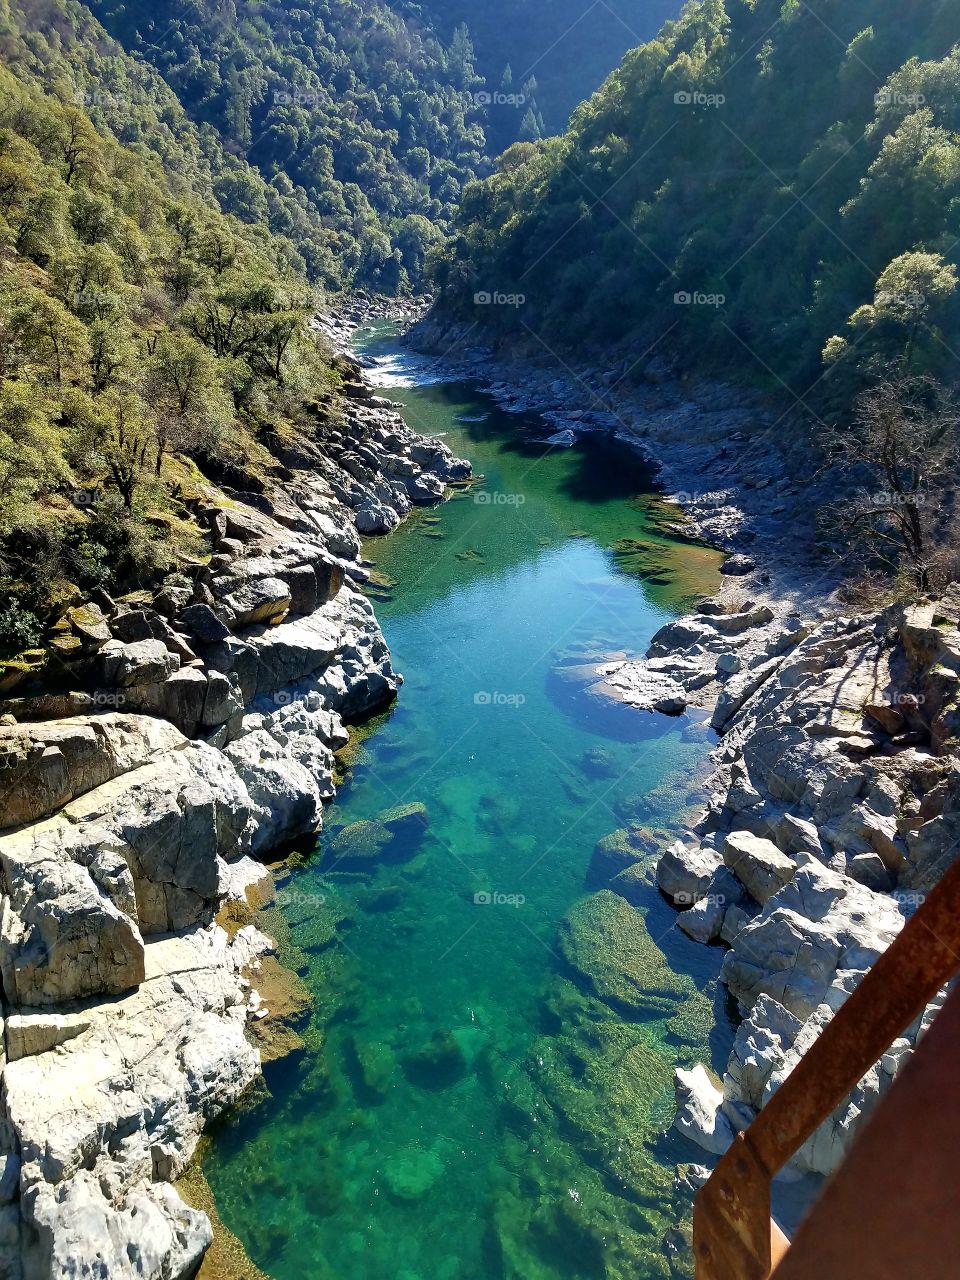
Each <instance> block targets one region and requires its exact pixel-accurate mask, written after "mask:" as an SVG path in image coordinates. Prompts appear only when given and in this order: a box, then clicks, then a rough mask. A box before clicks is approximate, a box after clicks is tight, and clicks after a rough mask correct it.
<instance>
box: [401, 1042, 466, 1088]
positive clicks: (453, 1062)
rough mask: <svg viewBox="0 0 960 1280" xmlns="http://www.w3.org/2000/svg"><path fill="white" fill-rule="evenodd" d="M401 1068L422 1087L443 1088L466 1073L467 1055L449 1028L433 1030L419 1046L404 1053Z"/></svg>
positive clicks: (412, 1082)
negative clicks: (428, 1037)
mask: <svg viewBox="0 0 960 1280" xmlns="http://www.w3.org/2000/svg"><path fill="white" fill-rule="evenodd" d="M403 1070H404V1073H405V1075H406V1076H407V1079H408V1080H409V1081H410V1082H411V1084H415V1085H417V1086H418V1087H419V1088H421V1089H446V1088H448V1087H449V1086H450V1085H452V1084H456V1082H457V1081H458V1080H461V1079H462V1078H463V1077H464V1076H465V1075H466V1074H467V1059H466V1056H465V1054H464V1052H463V1049H462V1048H461V1045H460V1042H459V1040H458V1039H457V1038H456V1036H455V1035H454V1033H453V1032H452V1031H446V1030H444V1031H441V1030H437V1031H434V1033H433V1035H432V1036H431V1038H430V1040H429V1041H428V1042H427V1043H426V1044H425V1045H423V1046H422V1047H421V1048H420V1049H417V1050H415V1051H414V1052H413V1053H409V1054H407V1055H406V1056H405V1057H404V1059H403Z"/></svg>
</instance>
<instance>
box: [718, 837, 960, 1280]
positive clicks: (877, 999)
mask: <svg viewBox="0 0 960 1280" xmlns="http://www.w3.org/2000/svg"><path fill="white" fill-rule="evenodd" d="M958 970H960V862H957V863H954V865H953V866H952V867H951V868H950V870H949V871H947V873H946V874H945V875H944V876H943V878H942V879H941V881H940V883H939V884H938V885H937V887H936V888H935V889H934V890H933V891H932V892H931V893H930V894H929V896H928V897H927V899H926V901H925V902H924V903H923V904H922V905H921V906H920V908H919V909H918V911H917V912H916V914H915V915H914V916H913V917H912V918H911V919H910V920H909V921H908V922H907V924H906V925H905V926H904V928H903V929H902V931H901V932H900V934H899V935H898V936H897V938H896V939H895V941H894V942H893V944H892V945H891V946H890V947H889V948H888V950H887V951H885V952H884V954H883V955H882V956H881V957H880V959H879V960H878V961H877V963H876V964H875V965H874V966H873V968H872V969H871V970H870V972H869V973H868V974H867V975H866V976H865V977H864V978H863V980H862V981H861V982H860V985H859V986H858V987H857V988H856V990H855V991H854V992H853V993H852V995H851V996H850V997H849V999H848V1000H847V1001H846V1002H845V1004H843V1005H842V1006H841V1008H840V1009H839V1010H838V1011H837V1013H836V1014H835V1015H834V1017H833V1019H832V1020H831V1021H830V1022H829V1023H828V1024H827V1026H826V1027H825V1029H824V1031H823V1034H822V1035H821V1036H820V1037H819V1039H817V1040H816V1041H815V1043H814V1044H813V1045H812V1047H811V1048H810V1050H809V1051H808V1052H807V1053H806V1054H805V1055H804V1056H803V1058H801V1060H800V1061H799V1063H798V1064H797V1066H796V1067H795V1068H794V1070H793V1071H792V1072H791V1073H790V1075H789V1076H788V1077H787V1078H786V1080H785V1081H784V1082H783V1084H782V1085H781V1086H780V1088H779V1089H778V1090H777V1091H776V1093H775V1094H774V1095H773V1096H772V1097H771V1099H770V1101H769V1102H768V1103H767V1104H766V1106H765V1107H764V1108H763V1110H762V1111H761V1112H760V1114H759V1115H758V1116H757V1118H756V1119H755V1120H754V1122H753V1124H751V1125H750V1127H749V1129H747V1130H745V1131H744V1132H743V1133H741V1134H739V1135H738V1137H737V1138H736V1140H735V1141H734V1143H733V1145H732V1146H731V1147H730V1149H729V1151H727V1153H726V1154H725V1155H724V1156H723V1157H722V1158H721V1160H720V1162H719V1163H718V1165H717V1167H716V1168H715V1169H714V1171H713V1173H712V1174H711V1176H710V1178H709V1180H708V1181H707V1182H706V1183H705V1184H704V1186H703V1187H702V1188H701V1189H700V1191H699V1193H698V1195H697V1198H696V1202H695V1204H694V1210H693V1248H694V1257H695V1259H696V1273H697V1280H768V1277H769V1276H770V1275H771V1273H772V1272H773V1269H774V1267H776V1266H777V1264H778V1263H779V1262H780V1261H781V1260H782V1258H783V1256H784V1254H785V1253H786V1251H787V1249H788V1248H789V1241H788V1240H787V1239H786V1237H785V1236H784V1235H783V1233H782V1232H781V1231H780V1229H779V1228H778V1227H777V1225H776V1223H774V1221H773V1219H772V1218H771V1213H770V1183H771V1180H772V1178H773V1176H774V1174H775V1173H777V1171H778V1170H779V1169H781V1168H782V1167H783V1166H784V1165H785V1164H786V1163H787V1161H788V1160H789V1159H790V1158H791V1156H793V1155H794V1154H795V1153H796V1152H797V1151H798V1150H799V1148H800V1147H801V1146H802V1145H803V1143H804V1142H805V1141H806V1140H807V1138H809V1137H810V1135H811V1134H812V1133H814V1132H815V1130H816V1129H817V1128H818V1126H819V1125H820V1124H822V1123H823V1121H824V1120H826V1119H827V1117H828V1116H830V1115H831V1114H832V1113H833V1112H834V1111H835V1110H836V1108H837V1107H838V1106H839V1105H840V1104H841V1102H843V1100H844V1098H846V1096H847V1095H848V1094H849V1093H850V1091H851V1090H852V1089H853V1088H854V1087H855V1086H856V1084H857V1083H858V1081H859V1080H861V1079H862V1078H863V1076H864V1075H866V1073H867V1072H868V1071H869V1070H870V1068H871V1067H872V1066H873V1065H874V1063H875V1062H877V1061H878V1059H879V1058H880V1057H881V1056H882V1055H883V1054H884V1053H885V1052H886V1050H887V1049H888V1048H889V1047H890V1045H891V1044H892V1042H893V1041H894V1040H895V1039H896V1038H897V1037H898V1036H899V1035H901V1034H902V1033H903V1032H904V1031H905V1030H906V1028H907V1027H909V1025H910V1023H911V1022H913V1021H914V1019H915V1018H917V1017H919V1015H920V1014H921V1013H922V1012H923V1010H924V1009H925V1008H926V1006H927V1005H928V1004H929V1002H930V1001H931V1000H932V999H933V997H934V996H935V995H936V993H937V992H938V991H939V990H940V988H941V987H943V986H944V984H945V983H946V982H948V981H949V980H950V979H951V978H952V977H953V976H954V974H955V973H957V971H958Z"/></svg>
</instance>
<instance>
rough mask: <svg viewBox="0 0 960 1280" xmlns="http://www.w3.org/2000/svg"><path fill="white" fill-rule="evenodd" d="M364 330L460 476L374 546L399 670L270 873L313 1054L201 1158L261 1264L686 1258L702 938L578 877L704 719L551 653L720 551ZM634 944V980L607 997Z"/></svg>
mask: <svg viewBox="0 0 960 1280" xmlns="http://www.w3.org/2000/svg"><path fill="white" fill-rule="evenodd" d="M358 349H359V350H360V351H361V352H362V353H363V354H364V355H365V356H366V357H368V359H369V360H370V361H372V362H373V368H372V370H371V373H372V377H373V379H374V381H375V382H378V383H379V384H380V386H381V387H383V388H384V391H383V394H386V395H389V396H390V397H391V398H394V399H396V400H397V401H400V402H402V404H403V406H404V416H405V417H406V419H407V421H408V422H409V423H410V425H411V426H413V427H414V428H415V429H417V430H419V431H422V432H426V433H432V434H441V435H442V436H443V438H444V440H445V442H446V443H447V444H448V445H449V446H450V447H451V448H452V449H453V450H454V452H455V453H456V454H458V455H461V456H464V457H468V458H470V459H471V461H472V462H473V465H474V469H475V473H476V474H477V476H479V477H481V479H480V481H479V482H478V483H477V484H476V485H474V486H473V487H470V488H468V489H466V490H465V491H464V492H461V493H457V494H455V495H454V496H453V497H452V498H451V499H450V500H449V501H447V502H446V503H445V504H444V505H442V506H440V507H438V508H435V509H426V510H420V511H417V512H415V513H414V515H413V516H412V517H411V518H410V519H409V520H408V521H407V522H406V523H405V524H404V525H403V526H402V527H401V528H400V529H399V530H398V531H396V532H395V533H393V534H391V535H389V536H388V537H386V538H382V539H377V540H374V541H371V542H370V543H368V545H367V548H366V554H367V556H368V558H369V559H370V560H372V561H373V562H374V563H375V566H376V572H375V574H374V575H373V579H372V585H371V587H370V593H371V595H372V597H373V599H374V601H375V605H376V609H377V613H378V616H379V618H380V620H381V623H382V626H383V630H384V633H385V635H386V638H387V640H388V643H389V644H390V647H391V650H392V652H393V655H394V661H395V665H396V667H397V669H398V670H400V671H402V672H403V673H404V675H405V677H406V683H405V685H404V687H403V689H402V690H401V695H400V698H399V700H398V702H397V703H396V704H395V706H394V707H392V708H391V709H390V710H389V711H388V712H387V713H386V714H384V715H382V716H380V717H378V719H377V720H376V721H374V722H373V723H371V724H369V725H367V726H364V728H363V730H362V732H361V735H360V737H361V739H362V741H361V743H360V745H359V747H357V748H356V749H355V754H354V756H353V758H352V760H351V763H350V767H349V769H348V772H347V776H346V778H345V780H344V782H343V785H342V786H341V789H340V792H339V795H338V798H337V801H336V804H335V805H334V806H332V807H331V808H330V809H329V810H328V811H327V814H326V818H325V832H324V835H323V837H322V838H321V840H320V842H319V847H318V848H317V849H316V850H315V851H313V852H312V853H311V855H310V856H309V857H307V858H305V859H304V860H303V863H302V865H301V866H299V867H298V868H297V869H296V870H295V871H293V872H292V873H291V874H289V875H287V876H285V877H284V878H283V879H282V880H281V881H280V886H279V895H278V903H279V906H278V908H277V910H278V911H280V912H282V915H283V920H284V925H283V927H282V929H281V935H282V936H283V946H282V952H281V958H282V959H284V961H285V962H286V963H288V964H291V965H293V967H295V968H297V969H298V970H299V971H300V972H301V974H302V975H303V977H304V978H305V980H306V982H307V984H308V986H309V987H310V989H311V991H312V993H313V994H314V997H315V1007H314V1010H313V1013H312V1015H311V1021H310V1024H309V1027H308V1028H307V1030H306V1031H305V1032H304V1038H305V1040H306V1042H307V1050H306V1052H305V1053H304V1054H302V1055H299V1056H298V1057H295V1058H292V1059H287V1060H285V1061H284V1062H281V1063H279V1064H275V1065H274V1066H273V1067H268V1068H267V1073H266V1083H267V1090H268V1096H267V1097H266V1098H265V1099H263V1100H261V1101H259V1102H258V1104H257V1105H256V1106H253V1107H250V1108H247V1109H245V1110H243V1111H241V1112H240V1113H239V1114H236V1115H234V1116H233V1117H232V1118H231V1119H230V1120H229V1121H228V1122H227V1123H226V1124H224V1125H222V1126H220V1128H219V1130H218V1131H217V1133H216V1135H215V1139H214V1142H213V1144H212V1146H211V1149H210V1151H209V1153H208V1156H207V1159H206V1163H205V1172H206V1175H207V1177H208V1179H209V1181H210V1183H211V1186H212V1188H213V1191H214V1193H215V1197H216V1201H217V1206H218V1209H219V1211H220V1214H221V1216H222V1218H223V1220H224V1222H225V1223H226V1225H227V1226H228V1227H229V1228H230V1230H232V1231H233V1232H234V1233H235V1234H236V1235H237V1236H238V1237H239V1238H240V1240H241V1241H242V1242H243V1244H244V1246H245V1247H246V1249H247V1251H248V1253H249V1255H250V1257H251V1258H252V1259H253V1261H254V1262H255V1263H256V1264H257V1265H259V1266H260V1267H262V1268H263V1269H264V1271H266V1272H267V1273H268V1274H269V1275H270V1276H272V1277H275V1280H294V1278H295V1277H296V1278H297V1280H299V1278H300V1277H303V1276H309V1277H311V1280H323V1278H325V1277H338V1278H343V1277H349V1278H350V1280H368V1278H369V1280H374V1278H376V1280H382V1278H383V1277H385V1276H389V1277H391V1280H394V1278H395V1280H415V1278H420V1280H459V1278H460V1277H468V1276H469V1277H478V1278H479V1277H483V1278H484V1280H487V1278H489V1280H494V1277H503V1276H511V1277H521V1276H522V1277H530V1278H531V1280H534V1278H537V1280H540V1278H543V1280H547V1278H548V1277H567V1276H569V1277H588V1276H599V1277H624V1278H625V1277H627V1276H630V1277H641V1276H642V1277H648V1276H664V1277H666V1276H670V1275H671V1274H682V1273H683V1272H684V1268H685V1259H684V1249H683V1244H682V1231H680V1230H678V1227H679V1225H680V1224H681V1223H682V1221H683V1219H684V1217H685V1216H686V1214H687V1212H688V1207H689V1204H688V1201H687V1199H686V1194H685V1192H684V1191H683V1190H682V1189H681V1190H680V1191H675V1189H674V1173H675V1168H676V1166H677V1164H678V1163H683V1162H684V1161H687V1160H695V1159H696V1158H697V1149H696V1148H694V1147H693V1146H692V1145H691V1146H687V1144H686V1143H685V1141H684V1140H683V1139H682V1138H680V1137H679V1136H678V1135H677V1134H676V1133H675V1132H668V1130H669V1124H670V1121H671V1119H672V1115H673V1088H672V1077H673V1071H674V1068H675V1067H676V1066H677V1065H678V1064H689V1063H692V1062H694V1061H707V1062H711V1061H712V1062H713V1063H714V1065H718V1066H722V1063H723V1062H724V1060H725V1058H726V1055H727V1052H728V1051H729V1045H730V1040H731V1037H732V1023H730V1022H729V1020H728V1018H727V1015H726V1011H725V1009H724V1007H723V1005H722V1001H721V1000H720V999H715V996H716V976H717V971H718V968H719V959H720V955H719V952H718V951H717V950H716V949H708V948H704V947H699V946H696V945H695V944H693V943H692V942H689V941H688V940H687V939H686V938H685V937H684V936H683V935H682V934H680V933H678V932H677V930H676V929H673V928H672V927H671V926H672V923H673V920H674V918H675V917H674V912H673V910H672V909H671V908H670V907H668V906H667V905H666V903H664V902H662V901H661V899H660V898H659V896H658V894H657V891H656V889H655V888H654V887H653V886H652V879H651V880H649V881H645V882H640V881H638V882H637V884H636V886H635V888H634V892H633V894H632V895H631V898H632V901H633V902H634V904H635V906H636V907H637V908H638V909H639V910H640V912H641V913H642V915H643V917H644V918H645V925H646V931H647V937H646V938H644V939H643V942H642V945H641V946H640V947H639V949H638V948H637V947H635V946H633V945H632V944H625V943H624V939H623V937H622V936H620V935H619V934H618V928H620V929H621V930H622V921H621V919H620V915H619V914H618V912H619V911H620V904H623V899H621V898H614V896H613V895H612V894H610V893H609V892H605V893H602V894H600V896H599V897H598V898H589V897H587V895H588V894H590V893H591V889H592V887H595V884H594V885H593V886H591V883H590V876H589V869H590V864H591V857H592V855H593V850H594V846H595V845H596V843H597V841H598V840H600V839H601V838H602V837H604V836H607V835H609V833H611V832H613V831H614V830H615V829H617V828H624V827H641V826H642V827H647V828H650V829H652V831H653V832H654V833H655V834H657V835H658V836H660V837H661V839H662V838H666V836H665V835H663V834H662V833H665V832H670V831H671V830H673V829H675V827H676V825H677V824H679V823H681V822H682V820H683V817H684V814H685V812H686V810H687V809H688V808H689V806H690V804H691V803H692V802H693V801H694V800H695V799H696V796H697V788H698V786H699V785H700V783H701V782H702V780H703V777H704V776H705V771H706V766H707V763H708V753H709V750H710V747H711V745H712V742H713V735H712V733H711V731H710V730H709V728H708V726H707V724H706V721H705V719H704V718H703V717H702V716H701V715H699V714H697V713H691V714H688V715H685V716H682V717H678V718H675V719H668V718H666V717H663V716H652V715H645V714H642V713H639V712H636V711H632V710H629V709H627V708H623V707H617V706H613V705H601V704H598V703H593V702H590V701H588V700H587V699H586V698H585V697H584V696H583V695H582V693H580V692H579V691H578V689H577V687H576V685H575V684H574V683H571V682H570V681H569V680H568V679H565V678H564V671H565V668H566V667H569V666H571V665H575V663H576V661H577V659H578V658H580V659H582V658H583V656H584V655H594V654H600V653H615V652H618V651H623V650H628V651H630V652H634V653H642V652H643V651H644V650H645V648H646V646H647V644H648V643H649V641H650V638H651V636H652V635H653V633H654V632H655V631H656V630H657V629H658V628H659V627H660V626H662V625H663V624H664V623H665V622H666V621H668V620H670V619H671V618H673V617H675V616H676V615H677V614H679V613H680V612H682V611H683V610H684V609H685V608H687V607H689V605H690V603H691V601H693V600H695V599H697V598H699V597H701V596H703V595H705V594H709V593H711V592H713V591H714V590H716V587H717V583H718V581H719V579H718V576H717V573H718V567H719V563H720V556H719V555H718V554H717V553H715V552H713V551H712V550H709V549H707V548H704V547H702V546H698V545H696V544H695V543H693V542H688V541H685V540H683V539H682V538H678V537H676V536H674V535H673V534H672V533H671V532H670V531H669V529H668V527H667V520H666V512H665V508H664V506H663V504H662V503H661V502H660V500H659V498H658V496H657V493H656V487H655V484H654V482H653V477H652V476H651V474H650V472H649V470H648V468H647V467H646V465H645V464H644V463H643V462H642V460H641V459H640V457H639V455H638V454H637V453H636V452H634V451H631V450H630V449H629V448H628V446H626V445H625V444H622V443H620V442H617V441H613V440H608V439H600V438H592V439H590V438H588V439H587V440H586V441H585V442H583V443H582V444H578V445H576V446H575V447H574V448H572V449H562V448H554V449H550V448H548V447H547V446H545V445H544V444H543V443H538V442H537V441H536V440H535V439H534V437H535V436H536V435H537V434H539V435H540V436H541V438H542V437H543V436H545V435H547V434H548V433H549V432H548V431H547V430H544V429H542V428H541V430H540V431H539V433H538V432H537V431H536V430H535V429H531V428H535V426H536V424H535V423H531V422H529V421H527V422H526V423H524V422H523V421H520V422H519V424H518V420H517V419H515V418H512V417H508V416H506V415H504V414H502V413H501V412H500V411H498V410H497V409H496V408H495V406H494V405H493V402H492V401H490V400H489V399H488V398H487V397H485V396H484V395H483V394H481V393H479V392H477V391H476V390H475V389H473V388H471V387H468V386H465V385H462V384H455V383H443V382H435V381H431V380H430V379H429V378H426V377H424V376H423V373H422V366H421V365H420V363H419V362H418V360H417V359H416V358H415V357H412V356H410V355H409V354H407V353H405V352H404V351H403V349H402V348H400V347H398V346H397V345H396V339H395V337H394V336H393V334H392V332H391V331H390V330H389V328H386V327H379V328H377V329H375V330H369V331H366V332H365V333H363V334H362V335H361V339H360V341H359V347H358ZM524 428H526V431H524ZM416 804H421V805H423V806H425V808H426V810H427V812H428V814H429V823H428V825H427V826H426V828H424V825H423V822H422V821H421V820H420V819H419V816H418V815H419V813H420V811H419V810H414V811H412V812H411V813H408V814H407V817H406V819H404V817H403V813H401V815H400V816H399V817H397V816H396V815H394V816H393V817H392V818H391V817H388V821H389V822H390V823H391V824H392V825H393V827H394V828H395V830H396V834H395V836H394V838H393V840H392V841H391V843H390V844H389V846H388V847H387V848H386V849H385V850H383V851H382V856H380V857H377V858H376V859H375V860H374V859H371V860H370V861H365V858H366V857H367V854H368V853H369V849H368V848H367V845H366V844H365V843H364V842H363V841H358V842H357V843H356V845H355V846H354V845H351V844H350V843H349V842H347V843H344V842H343V841H340V842H339V843H338V833H339V832H340V831H341V830H342V828H344V827H346V826H349V825H350V824H353V823H357V822H364V821H367V820H377V819H378V818H379V817H381V816H382V815H383V812H384V811H385V810H391V809H395V808H397V807H398V806H409V805H416ZM359 830H360V832H361V833H362V834H364V835H365V836H366V837H369V836H370V833H371V832H375V831H376V830H377V829H376V828H372V827H370V828H361V829H359ZM380 830H382V828H381V829H380ZM375 851H376V850H375ZM345 852H346V854H347V856H344V853H345ZM635 856H636V857H640V856H641V855H640V854H639V853H637V854H636V855H635ZM622 909H623V910H628V908H627V907H626V906H625V905H623V908H622ZM273 918H274V923H275V924H276V923H277V921H278V917H277V916H276V915H274V917H273ZM625 945H626V951H627V952H628V953H629V955H628V957H627V961H626V963H628V964H630V965H632V966H633V967H634V971H635V972H634V975H633V976H634V979H635V978H636V976H637V975H636V968H637V966H639V967H640V969H641V970H642V971H643V972H641V975H640V976H641V978H642V979H643V980H644V982H645V983H646V985H647V997H648V998H647V997H645V999H644V1000H639V1001H638V1000H636V999H632V998H630V999H628V998H626V997H625V998H623V999H621V998H619V996H618V977H617V976H616V974H615V973H614V972H613V970H615V969H616V967H617V966H618V965H619V964H620V963H621V962H622V959H623V954H624V946H625ZM598 975H599V976H598ZM634 985H635V984H634ZM598 997H602V998H598Z"/></svg>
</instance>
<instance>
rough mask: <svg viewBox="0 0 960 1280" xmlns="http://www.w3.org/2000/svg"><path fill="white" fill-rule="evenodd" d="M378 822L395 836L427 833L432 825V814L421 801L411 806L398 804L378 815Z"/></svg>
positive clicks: (416, 801) (414, 802)
mask: <svg viewBox="0 0 960 1280" xmlns="http://www.w3.org/2000/svg"><path fill="white" fill-rule="evenodd" d="M377 821H378V822H381V823H383V825H384V826H385V827H386V828H387V830H388V831H392V832H393V833H394V835H400V834H401V833H402V834H405V835H409V834H411V833H414V832H417V831H420V832H423V831H426V829H427V827H429V825H430V812H429V810H428V809H427V806H426V805H425V804H423V803H421V802H420V801H419V800H415V801H413V802H412V803H411V804H398V805H395V806H394V807H393V808H392V809H384V810H383V812H382V813H378V814H377Z"/></svg>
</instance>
